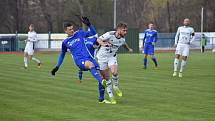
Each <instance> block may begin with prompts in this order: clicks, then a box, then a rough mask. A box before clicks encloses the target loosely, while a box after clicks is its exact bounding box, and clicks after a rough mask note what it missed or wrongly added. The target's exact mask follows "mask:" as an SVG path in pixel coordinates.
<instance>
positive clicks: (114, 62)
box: [98, 57, 118, 70]
mask: <svg viewBox="0 0 215 121" xmlns="http://www.w3.org/2000/svg"><path fill="white" fill-rule="evenodd" d="M98 63H99V66H100V70H106V69H108V68H109V67H110V66H112V65H118V64H117V57H110V58H108V59H107V60H106V61H102V62H101V61H99V59H98Z"/></svg>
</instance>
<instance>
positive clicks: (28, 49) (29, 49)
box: [24, 46, 34, 55]
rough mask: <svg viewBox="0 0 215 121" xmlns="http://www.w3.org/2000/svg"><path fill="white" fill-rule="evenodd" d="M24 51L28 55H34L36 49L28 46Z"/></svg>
mask: <svg viewBox="0 0 215 121" xmlns="http://www.w3.org/2000/svg"><path fill="white" fill-rule="evenodd" d="M24 52H25V53H27V54H28V55H34V49H33V48H32V47H28V46H26V47H25V50H24Z"/></svg>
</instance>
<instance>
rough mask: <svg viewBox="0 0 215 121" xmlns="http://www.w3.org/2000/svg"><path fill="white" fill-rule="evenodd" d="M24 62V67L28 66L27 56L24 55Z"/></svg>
mask: <svg viewBox="0 0 215 121" xmlns="http://www.w3.org/2000/svg"><path fill="white" fill-rule="evenodd" d="M24 64H25V67H28V58H27V57H24Z"/></svg>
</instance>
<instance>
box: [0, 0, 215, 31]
mask: <svg viewBox="0 0 215 121" xmlns="http://www.w3.org/2000/svg"><path fill="white" fill-rule="evenodd" d="M214 6H215V1H214V0H192V1H191V0H117V22H119V21H124V22H126V23H128V25H129V27H132V28H138V29H139V30H140V31H143V30H144V29H146V25H147V23H148V22H150V21H152V22H154V23H155V25H156V28H157V29H158V31H159V32H175V31H176V28H177V27H178V26H179V25H181V24H182V21H183V19H184V18H186V17H188V18H190V19H191V21H192V26H193V27H194V28H195V30H196V31H200V20H201V7H204V10H205V13H204V18H205V19H204V31H214V27H215V21H214V18H215V12H214V11H215V7H214ZM80 16H88V17H90V19H91V21H92V22H93V23H94V24H95V26H96V27H97V28H112V27H113V0H1V2H0V23H1V26H0V33H15V32H16V31H18V32H19V33H25V32H26V31H27V28H28V25H29V24H30V23H33V24H35V26H36V28H37V31H38V32H49V31H51V32H63V28H62V27H63V23H64V22H71V23H73V24H74V25H76V26H77V27H78V26H79V27H80V26H81V22H80V19H79V17H80Z"/></svg>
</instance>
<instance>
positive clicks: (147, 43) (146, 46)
mask: <svg viewBox="0 0 215 121" xmlns="http://www.w3.org/2000/svg"><path fill="white" fill-rule="evenodd" d="M148 27H149V28H148V29H147V30H145V32H144V33H145V35H144V39H143V53H144V60H143V61H144V69H146V68H147V57H148V55H150V56H151V59H152V61H153V62H154V64H155V68H157V66H158V63H157V60H156V58H155V56H154V46H155V43H156V42H157V31H156V30H154V24H153V23H152V22H151V23H149V24H148Z"/></svg>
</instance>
